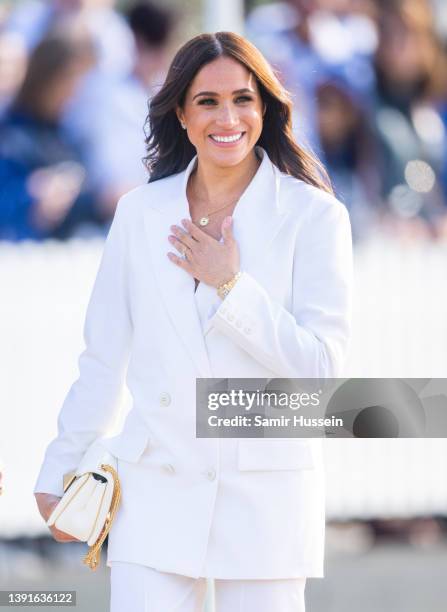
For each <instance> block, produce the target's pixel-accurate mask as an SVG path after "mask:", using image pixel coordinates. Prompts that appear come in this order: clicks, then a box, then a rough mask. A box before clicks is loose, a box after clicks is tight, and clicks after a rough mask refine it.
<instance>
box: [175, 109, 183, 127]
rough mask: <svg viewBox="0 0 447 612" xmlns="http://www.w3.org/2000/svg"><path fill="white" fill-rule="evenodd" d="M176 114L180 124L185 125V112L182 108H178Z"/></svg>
mask: <svg viewBox="0 0 447 612" xmlns="http://www.w3.org/2000/svg"><path fill="white" fill-rule="evenodd" d="M175 114H176V115H177V119H178V120H179V123H180V124H182V123H184V118H183V110H182V109H181V108H180V106H177V107H176V109H175Z"/></svg>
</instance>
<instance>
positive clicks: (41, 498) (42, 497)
mask: <svg viewBox="0 0 447 612" xmlns="http://www.w3.org/2000/svg"><path fill="white" fill-rule="evenodd" d="M34 497H35V498H36V502H37V507H38V508H39V512H40V514H41V516H42V518H43V519H44V520H45V522H46V521H47V520H48V519H49V517H50V515H51V513H52V512H53V510H54V508H55V506H57V504H58V503H59V500H60V499H61V498H60V497H58V496H57V495H51V494H50V493H34ZM49 529H50V531H51V533H52V535H53V538H54V539H55V540H56V542H79V540H78V539H77V538H73V536H71V535H69V534H68V533H64V532H63V531H59V529H56V527H55V526H54V525H53V526H51V527H50V528H49Z"/></svg>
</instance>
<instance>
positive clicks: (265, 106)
mask: <svg viewBox="0 0 447 612" xmlns="http://www.w3.org/2000/svg"><path fill="white" fill-rule="evenodd" d="M266 111H267V104H266V103H265V102H264V106H263V109H262V116H263V117H264V116H265V113H266Z"/></svg>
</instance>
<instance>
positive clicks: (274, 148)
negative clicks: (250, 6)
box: [144, 32, 333, 193]
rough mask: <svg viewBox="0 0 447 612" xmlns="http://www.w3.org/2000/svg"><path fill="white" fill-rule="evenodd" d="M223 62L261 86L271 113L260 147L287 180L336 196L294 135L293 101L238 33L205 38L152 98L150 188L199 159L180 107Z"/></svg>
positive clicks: (177, 62)
mask: <svg viewBox="0 0 447 612" xmlns="http://www.w3.org/2000/svg"><path fill="white" fill-rule="evenodd" d="M219 57H230V58H232V59H234V60H236V61H238V62H239V63H240V64H242V65H243V66H245V67H246V68H247V70H248V71H249V72H251V73H252V74H253V76H254V77H255V78H256V80H257V84H258V87H259V91H260V95H261V98H262V101H263V102H264V104H265V107H266V111H265V115H264V121H263V127H262V132H261V135H260V137H259V139H258V142H257V143H256V144H258V145H260V146H261V147H263V148H264V149H265V150H266V151H267V154H268V156H269V157H270V159H271V161H272V162H273V163H274V164H275V165H276V166H277V167H278V168H279V169H280V170H281V171H282V172H285V173H286V174H289V175H291V176H294V177H295V178H297V179H300V180H302V181H304V182H305V183H308V184H310V185H314V186H315V187H318V188H320V189H323V190H324V191H327V192H329V193H333V191H332V186H331V182H330V179H329V177H328V175H327V172H326V170H325V168H324V166H323V165H322V164H321V162H320V161H319V160H318V159H317V158H316V157H315V156H314V155H313V154H311V153H310V152H308V151H306V150H305V149H303V148H302V147H301V146H300V145H299V144H298V143H297V142H296V141H295V139H294V137H293V133H292V101H291V97H290V94H289V92H288V91H287V90H286V89H285V88H284V87H283V85H282V84H281V83H280V81H279V80H278V78H277V77H276V75H275V73H274V72H273V69H272V67H271V66H270V64H269V63H268V62H267V60H266V59H265V58H264V56H263V55H262V53H261V52H260V51H259V50H258V49H257V48H256V47H255V46H254V45H253V44H252V43H250V42H249V41H248V40H246V39H245V38H243V37H242V36H239V35H238V34H234V33H233V32H216V33H215V34H200V35H199V36H196V37H195V38H193V39H191V40H190V41H188V42H187V43H186V44H185V45H183V47H181V48H180V49H179V51H178V52H177V54H176V55H175V57H174V59H173V61H172V63H171V65H170V67H169V70H168V74H167V76H166V80H165V82H164V84H163V86H162V88H161V89H160V91H159V92H158V93H157V94H156V95H155V96H154V97H153V98H152V101H151V103H150V106H149V115H148V117H147V120H146V130H147V137H146V149H147V156H146V157H145V158H144V163H145V165H146V167H147V169H148V171H149V174H150V178H149V182H153V181H157V180H159V179H162V178H165V177H166V176H170V175H171V174H176V173H178V172H181V171H182V170H184V169H185V168H186V167H187V165H188V164H189V162H190V161H191V159H192V158H193V157H194V155H195V154H196V150H195V147H194V146H193V145H192V144H191V142H190V141H189V139H188V136H187V134H186V131H185V130H183V129H182V128H181V126H180V123H179V120H178V118H177V115H176V112H175V111H176V107H177V106H178V107H180V108H182V107H183V105H184V102H185V97H186V93H187V91H188V88H189V86H190V84H191V82H192V80H193V79H194V77H195V75H196V74H197V73H198V72H199V70H200V69H201V68H202V67H203V66H205V65H206V64H209V63H210V62H212V61H214V60H215V59H217V58H219Z"/></svg>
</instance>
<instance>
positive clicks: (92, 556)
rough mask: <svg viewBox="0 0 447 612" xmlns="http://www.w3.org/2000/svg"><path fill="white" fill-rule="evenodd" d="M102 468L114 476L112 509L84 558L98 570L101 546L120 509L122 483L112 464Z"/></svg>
mask: <svg viewBox="0 0 447 612" xmlns="http://www.w3.org/2000/svg"><path fill="white" fill-rule="evenodd" d="M101 469H102V470H104V471H105V472H110V474H112V478H113V494H112V501H111V504H110V510H109V512H108V514H107V517H106V520H105V522H104V526H103V528H102V529H101V532H100V534H99V536H98V539H97V540H96V542H95V543H94V544H93V545H92V546H90V549H89V551H88V553H87V554H86V556H85V557H84V559H83V563H85V564H86V565H88V566H89V568H90V569H91V570H93V571H94V570H96V569H97V567H98V565H99V560H100V557H101V548H102V545H103V544H104V541H105V539H106V537H107V535H108V533H109V531H110V529H111V527H112V523H113V520H114V518H115V514H116V511H117V510H118V506H119V503H120V500H121V485H120V481H119V478H118V474H117V473H116V471H115V470H114V469H113V467H112V466H110V465H105V464H103V465H101Z"/></svg>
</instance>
